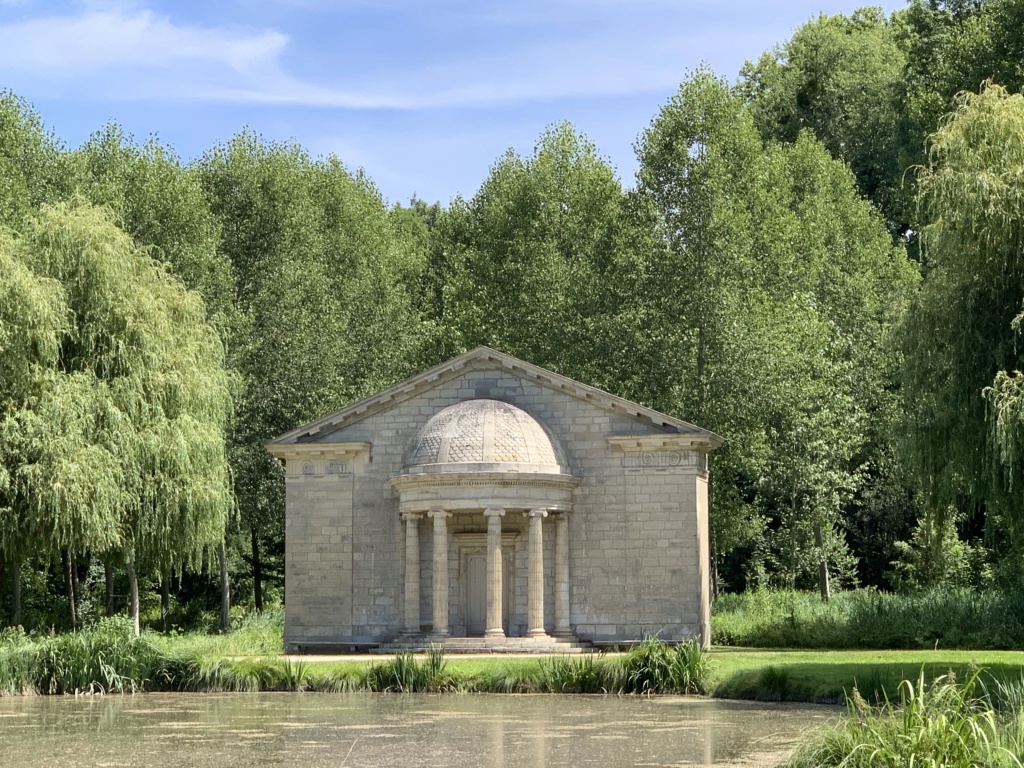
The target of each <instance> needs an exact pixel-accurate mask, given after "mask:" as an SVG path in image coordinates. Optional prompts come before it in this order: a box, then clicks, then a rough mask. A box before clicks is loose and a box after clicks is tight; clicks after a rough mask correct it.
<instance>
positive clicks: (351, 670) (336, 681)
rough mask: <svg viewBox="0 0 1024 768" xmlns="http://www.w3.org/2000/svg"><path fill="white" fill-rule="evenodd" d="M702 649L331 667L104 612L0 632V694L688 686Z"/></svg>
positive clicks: (658, 645) (703, 666)
mask: <svg viewBox="0 0 1024 768" xmlns="http://www.w3.org/2000/svg"><path fill="white" fill-rule="evenodd" d="M709 671H710V662H709V657H708V655H707V653H706V652H704V651H703V650H701V648H700V647H699V646H698V645H697V644H696V643H693V642H691V643H684V644H681V645H679V646H671V645H668V644H666V643H663V642H661V641H659V640H656V639H648V640H646V641H644V642H643V643H641V644H640V645H638V646H637V647H636V648H634V649H633V650H632V651H630V653H628V654H626V655H625V656H621V657H619V656H615V657H612V656H605V655H597V656H593V655H580V656H573V657H570V656H559V657H550V658H540V659H531V660H510V662H509V663H508V664H504V665H500V666H497V665H496V666H487V667H484V669H483V671H479V672H465V671H459V670H457V669H456V670H452V669H451V668H450V667H449V665H448V661H447V659H446V657H445V654H444V651H443V650H442V649H441V648H440V647H434V648H431V649H430V650H429V651H428V652H427V654H426V655H425V656H422V657H417V656H413V655H412V654H408V653H406V654H399V655H397V656H395V657H393V658H391V659H387V660H383V661H380V662H377V663H372V664H368V665H366V666H365V667H361V668H360V667H358V666H353V665H347V666H340V667H334V666H329V665H319V664H317V665H314V664H309V663H306V662H302V661H294V660H291V659H288V658H282V657H277V656H275V657H260V656H231V655H221V654H218V653H210V652H209V646H208V645H203V644H202V643H200V644H196V643H195V642H184V643H182V644H180V645H179V646H177V647H175V646H174V644H173V643H170V642H168V641H167V639H166V638H162V639H161V640H160V641H159V642H153V641H152V640H151V638H150V637H149V636H146V635H144V636H143V637H142V638H136V637H135V636H134V635H133V634H132V629H131V625H130V624H129V623H128V622H127V621H122V620H112V621H110V622H106V623H102V624H100V625H99V626H97V627H95V628H93V629H91V630H87V631H82V632H77V633H74V634H67V635H60V636H56V637H43V638H32V637H28V636H26V635H25V634H24V633H23V632H20V631H6V632H4V633H3V634H0V695H4V694H6V695H12V694H29V693H44V694H61V693H131V692H136V691H147V690H148V691H156V690H165V691H210V692H221V691H237V692H242V691H305V690H310V691H380V692H403V693H410V692H421V691H431V692H490V693H533V692H536V693H544V692H549V693H615V694H618V693H698V692H703V691H704V690H705V689H706V684H707V677H708V674H709Z"/></svg>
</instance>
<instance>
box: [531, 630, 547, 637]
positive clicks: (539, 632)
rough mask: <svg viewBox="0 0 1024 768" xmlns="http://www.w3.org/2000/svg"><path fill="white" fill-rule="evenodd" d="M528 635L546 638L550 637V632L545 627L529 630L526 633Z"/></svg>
mask: <svg viewBox="0 0 1024 768" xmlns="http://www.w3.org/2000/svg"><path fill="white" fill-rule="evenodd" d="M526 636H527V637H532V638H536V639H544V638H546V637H548V633H547V632H545V631H544V630H543V629H531V630H530V631H528V632H527V633H526Z"/></svg>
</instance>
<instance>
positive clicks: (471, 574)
mask: <svg viewBox="0 0 1024 768" xmlns="http://www.w3.org/2000/svg"><path fill="white" fill-rule="evenodd" d="M501 562H502V572H501V587H502V589H501V591H502V593H503V596H502V600H501V612H502V621H501V624H502V628H503V629H504V630H505V634H506V635H507V634H508V631H509V616H510V615H511V610H510V608H511V606H512V596H513V594H514V590H513V589H512V573H511V563H512V553H511V552H508V551H506V552H503V556H502V558H501ZM461 592H462V595H463V610H464V613H463V615H464V616H465V617H466V635H467V636H469V637H482V636H483V634H484V632H485V631H486V630H487V553H486V550H485V549H484V548H483V547H479V548H477V547H474V548H473V549H466V550H465V551H464V552H463V557H462V590H461Z"/></svg>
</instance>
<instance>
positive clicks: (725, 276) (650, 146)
mask: <svg viewBox="0 0 1024 768" xmlns="http://www.w3.org/2000/svg"><path fill="white" fill-rule="evenodd" d="M638 153H639V159H640V164H641V165H640V171H639V174H638V193H639V194H640V195H641V197H642V199H643V200H644V201H645V202H646V204H647V205H648V206H649V209H650V210H651V211H653V213H654V216H655V221H656V222H657V229H658V231H659V233H660V234H661V236H662V238H663V240H664V247H663V250H661V251H655V252H654V253H653V254H652V256H651V257H650V261H649V264H648V265H647V268H646V270H645V273H644V278H643V280H642V281H641V282H640V285H639V286H638V288H637V294H636V299H635V301H636V303H637V305H638V306H640V307H642V310H641V314H642V316H644V317H646V318H649V320H648V322H653V323H655V324H656V328H657V330H656V331H655V332H652V331H651V329H650V328H644V329H643V330H642V332H641V331H640V329H637V331H638V333H637V338H636V340H635V346H636V348H637V349H638V350H640V351H641V352H640V354H641V355H642V361H643V362H642V367H643V369H644V370H648V371H650V372H651V376H650V378H649V385H650V383H655V384H657V385H659V387H660V391H658V392H657V393H656V394H655V393H653V392H652V393H651V395H652V397H650V401H651V402H653V404H654V405H655V407H659V408H661V409H662V410H665V411H666V412H668V413H675V414H679V415H682V416H683V417H685V418H688V419H690V420H692V421H694V422H696V423H699V424H701V425H702V426H705V427H707V428H710V429H712V430H714V431H716V432H718V433H719V434H722V435H723V436H725V437H726V438H727V439H728V440H729V443H728V444H727V446H726V447H725V448H724V449H722V450H721V451H719V452H718V454H716V457H715V474H716V483H715V484H714V485H713V486H712V491H713V495H714V497H713V503H712V509H713V510H715V512H714V515H713V518H712V522H713V529H714V537H715V545H716V549H717V550H718V552H719V553H728V552H729V551H730V550H733V549H736V548H739V547H747V548H748V550H747V551H749V548H750V547H757V548H760V549H761V550H762V551H764V554H763V555H762V557H764V562H769V563H774V566H775V568H776V569H777V571H780V572H781V573H779V576H780V578H781V579H785V580H786V581H788V583H789V584H790V585H792V584H795V583H797V582H798V581H799V580H801V579H803V578H806V577H807V576H809V575H811V574H813V577H814V578H817V575H818V570H819V565H820V563H821V562H822V561H824V562H826V563H828V564H829V565H830V567H831V568H832V569H834V570H835V569H836V568H837V566H839V569H840V570H842V564H843V562H844V560H845V559H846V558H845V545H844V543H843V540H842V536H841V532H840V517H841V513H842V511H843V509H844V508H845V506H846V505H847V504H849V503H850V502H851V500H852V499H853V498H854V496H855V492H856V491H857V490H858V488H859V486H860V485H861V482H862V479H863V477H864V475H865V473H866V472H867V471H868V468H869V466H870V464H871V463H872V462H873V460H874V459H875V456H874V455H873V454H874V452H875V451H876V450H877V449H876V448H873V445H874V438H875V435H876V430H878V429H879V428H880V425H879V424H877V423H876V422H875V421H874V420H873V418H872V416H873V415H874V414H882V415H885V414H887V413H888V412H889V411H890V410H891V409H892V405H891V400H892V397H891V392H890V390H891V384H892V378H893V375H894V373H895V369H894V365H893V361H892V358H891V355H890V354H889V346H888V334H889V332H890V329H891V328H892V326H893V324H894V322H895V321H896V320H897V319H898V318H899V317H900V314H901V311H902V308H903V307H904V306H905V304H906V301H907V299H908V297H909V294H910V293H911V291H912V288H913V286H914V283H915V274H914V270H913V269H912V268H911V267H910V265H909V264H908V262H907V260H906V257H905V255H904V253H903V251H902V249H898V248H895V249H894V248H893V247H892V244H891V241H890V238H889V237H888V236H887V235H886V232H885V229H884V227H883V225H882V222H881V220H880V219H879V217H878V214H877V212H876V211H874V210H873V209H872V208H871V206H870V205H869V204H867V203H866V202H865V201H863V200H861V199H859V198H858V195H857V192H856V190H855V187H854V184H853V178H852V177H851V175H850V173H849V171H848V170H847V169H845V168H844V167H843V166H842V165H841V164H840V163H837V162H835V161H833V160H832V159H830V157H829V155H828V153H827V152H826V151H825V149H824V148H823V147H822V146H821V145H820V144H819V143H818V142H816V141H815V140H814V139H813V138H812V137H811V136H810V135H808V134H807V133H806V132H805V133H802V134H800V135H799V136H797V137H796V140H795V143H793V144H791V145H776V144H764V143H763V142H762V140H761V138H760V136H759V134H758V131H757V129H756V126H755V122H754V117H753V114H752V113H751V110H750V109H749V108H748V107H747V105H746V104H745V103H744V101H743V100H742V98H741V97H740V96H739V95H738V94H737V93H736V92H734V91H733V90H732V89H730V88H729V87H728V86H727V85H726V84H725V83H724V82H722V81H720V80H718V79H717V78H716V77H714V76H713V75H711V74H710V73H708V72H705V71H702V72H698V73H696V74H695V75H694V76H692V77H691V78H690V79H689V80H687V81H686V82H684V83H683V85H682V86H681V87H680V90H679V92H678V93H677V94H676V95H675V96H674V97H673V99H672V100H671V101H670V102H669V103H668V104H667V105H666V106H665V107H664V108H663V109H662V111H661V113H660V114H659V115H658V117H657V118H656V119H655V120H654V122H653V123H652V125H651V127H650V128H649V129H648V130H647V131H646V132H645V133H644V134H643V136H642V138H641V140H640V143H639V146H638ZM669 307H671V310H669V309H668V308H669ZM764 528H767V532H766V533H765V534H763V535H764V540H763V543H759V539H760V538H761V536H762V530H763V529H764ZM817 531H822V544H821V545H818V544H817V543H813V542H812V536H813V537H814V538H816V532H817ZM755 570H756V567H755Z"/></svg>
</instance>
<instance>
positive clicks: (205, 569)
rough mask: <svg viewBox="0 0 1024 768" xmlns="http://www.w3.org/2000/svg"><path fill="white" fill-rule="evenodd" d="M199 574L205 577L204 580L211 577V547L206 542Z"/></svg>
mask: <svg viewBox="0 0 1024 768" xmlns="http://www.w3.org/2000/svg"><path fill="white" fill-rule="evenodd" d="M199 575H200V576H202V577H203V581H204V582H205V581H206V580H207V579H209V578H210V547H209V546H208V545H206V544H204V545H203V564H202V566H201V567H200V569H199Z"/></svg>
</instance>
